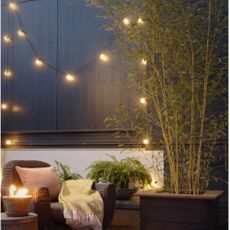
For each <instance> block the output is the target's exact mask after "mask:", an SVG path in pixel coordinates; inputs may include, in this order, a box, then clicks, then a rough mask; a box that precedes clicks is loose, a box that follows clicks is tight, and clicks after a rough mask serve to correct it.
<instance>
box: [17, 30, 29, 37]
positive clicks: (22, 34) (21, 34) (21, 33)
mask: <svg viewBox="0 0 230 230" xmlns="http://www.w3.org/2000/svg"><path fill="white" fill-rule="evenodd" d="M26 35H27V33H26V31H25V30H21V29H20V30H18V36H19V37H21V38H25V37H26Z"/></svg>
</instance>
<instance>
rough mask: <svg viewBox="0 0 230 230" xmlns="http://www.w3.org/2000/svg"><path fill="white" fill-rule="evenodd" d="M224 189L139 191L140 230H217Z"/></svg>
mask: <svg viewBox="0 0 230 230" xmlns="http://www.w3.org/2000/svg"><path fill="white" fill-rule="evenodd" d="M222 193H223V191H207V192H206V193H204V194H201V195H188V194H169V193H154V192H152V191H144V192H138V193H137V195H139V196H140V221H141V223H140V226H141V228H140V229H141V230H153V229H154V230H185V229H186V230H218V200H219V197H220V196H221V195H222Z"/></svg>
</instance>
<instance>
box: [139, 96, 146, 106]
mask: <svg viewBox="0 0 230 230" xmlns="http://www.w3.org/2000/svg"><path fill="white" fill-rule="evenodd" d="M140 103H141V104H144V105H146V104H147V101H146V99H145V98H144V97H142V98H141V99H140Z"/></svg>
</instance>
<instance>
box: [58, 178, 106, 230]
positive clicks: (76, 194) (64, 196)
mask: <svg viewBox="0 0 230 230" xmlns="http://www.w3.org/2000/svg"><path fill="white" fill-rule="evenodd" d="M92 185H93V180H88V179H79V180H67V181H64V182H63V184H62V188H61V192H60V194H59V197H58V198H59V202H60V203H62V204H63V206H64V217H65V218H66V223H67V224H68V225H70V226H71V227H72V228H73V229H76V228H77V229H82V228H85V227H92V229H94V230H101V229H102V220H103V213H104V211H103V209H104V204H103V200H102V198H101V196H100V194H99V192H97V191H95V190H93V189H92Z"/></svg>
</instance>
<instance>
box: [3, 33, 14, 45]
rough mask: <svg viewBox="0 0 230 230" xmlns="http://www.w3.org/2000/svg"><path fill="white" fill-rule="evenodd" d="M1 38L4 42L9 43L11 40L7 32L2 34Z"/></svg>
mask: <svg viewBox="0 0 230 230" xmlns="http://www.w3.org/2000/svg"><path fill="white" fill-rule="evenodd" d="M3 40H4V42H5V43H11V42H12V41H13V39H12V37H11V36H10V35H9V34H7V35H4V37H3Z"/></svg>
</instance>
